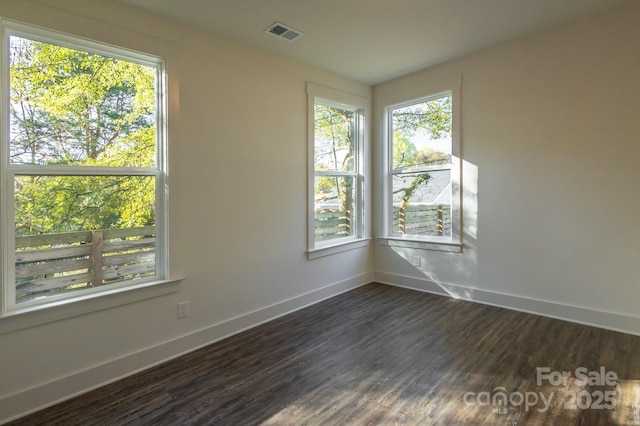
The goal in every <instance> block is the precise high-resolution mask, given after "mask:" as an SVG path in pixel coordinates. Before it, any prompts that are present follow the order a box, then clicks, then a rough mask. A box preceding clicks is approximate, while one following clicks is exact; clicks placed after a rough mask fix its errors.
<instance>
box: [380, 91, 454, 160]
mask: <svg viewBox="0 0 640 426" xmlns="http://www.w3.org/2000/svg"><path fill="white" fill-rule="evenodd" d="M391 126H392V135H393V168H394V169H408V168H414V167H425V166H433V165H438V164H451V147H452V140H451V96H444V97H441V98H437V99H432V100H430V101H425V102H420V103H416V104H413V105H409V106H404V107H401V108H395V109H393V110H392V111H391Z"/></svg>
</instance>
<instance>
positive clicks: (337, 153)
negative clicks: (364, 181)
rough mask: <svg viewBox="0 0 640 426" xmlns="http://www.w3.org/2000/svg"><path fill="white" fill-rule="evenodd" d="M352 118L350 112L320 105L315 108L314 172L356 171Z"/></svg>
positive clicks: (354, 130)
mask: <svg viewBox="0 0 640 426" xmlns="http://www.w3.org/2000/svg"><path fill="white" fill-rule="evenodd" d="M355 116H356V114H355V113H354V112H352V111H346V110H343V109H340V108H334V107H331V106H327V105H322V104H316V105H315V111H314V126H315V127H314V135H315V140H314V149H315V163H314V164H315V169H316V170H332V171H354V170H355V155H356V152H355V149H356V145H355V132H356V128H355V121H356V120H355V118H356V117H355Z"/></svg>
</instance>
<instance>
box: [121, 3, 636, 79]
mask: <svg viewBox="0 0 640 426" xmlns="http://www.w3.org/2000/svg"><path fill="white" fill-rule="evenodd" d="M119 1H121V2H124V3H128V4H131V5H134V6H137V7H139V8H142V9H146V10H149V11H153V12H156V13H158V14H161V15H165V16H169V17H173V18H175V19H177V20H180V21H183V22H187V23H189V24H191V25H194V26H197V27H200V28H203V29H206V30H209V31H212V32H214V33H216V34H218V35H221V36H223V37H225V38H228V39H232V40H237V41H240V42H244V43H248V44H250V45H253V46H256V47H258V48H260V49H263V50H267V51H271V52H275V53H279V54H283V55H286V56H289V57H292V58H296V59H298V60H300V61H303V62H306V63H310V64H313V65H317V66H320V67H322V68H325V69H328V70H331V71H334V72H337V73H339V74H342V75H345V76H348V77H352V78H354V79H356V80H359V81H362V82H365V83H369V84H376V83H380V82H383V81H386V80H389V79H392V78H394V77H398V76H401V75H404V74H407V73H410V72H412V71H416V70H419V69H422V68H425V67H428V66H432V65H435V64H438V63H441V62H444V61H447V60H450V59H453V58H457V57H460V56H463V55H466V54H468V53H471V52H474V51H477V50H480V49H483V48H486V47H489V46H491V45H494V44H497V43H501V42H504V41H507V40H510V39H514V38H518V37H521V36H524V35H526V34H530V33H534V32H537V31H541V30H544V29H547V28H551V27H555V26H560V25H563V24H566V23H568V22H570V21H574V20H577V19H580V18H583V17H586V16H589V15H593V14H597V13H600V12H603V11H605V10H608V9H613V8H616V7H621V6H623V5H626V4H630V3H632V2H634V1H636V0H119ZM274 21H280V22H282V23H284V24H286V25H289V26H291V27H293V28H295V29H297V30H300V31H302V32H303V33H304V34H305V35H304V36H303V37H300V38H298V39H297V40H296V41H294V42H289V41H286V40H282V39H279V38H277V37H274V36H272V35H270V34H266V33H265V32H264V30H265V29H266V28H267V27H268V26H269V25H271V24H272V23H273V22H274Z"/></svg>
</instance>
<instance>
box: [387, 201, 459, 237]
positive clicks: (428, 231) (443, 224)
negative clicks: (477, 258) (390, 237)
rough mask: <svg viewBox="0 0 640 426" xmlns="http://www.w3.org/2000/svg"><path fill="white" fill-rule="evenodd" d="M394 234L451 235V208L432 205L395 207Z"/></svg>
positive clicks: (443, 205) (442, 205)
mask: <svg viewBox="0 0 640 426" xmlns="http://www.w3.org/2000/svg"><path fill="white" fill-rule="evenodd" d="M393 232H394V233H397V234H417V235H430V236H437V235H450V234H451V206H449V205H446V204H432V205H417V206H414V205H408V206H406V207H404V208H400V207H394V208H393Z"/></svg>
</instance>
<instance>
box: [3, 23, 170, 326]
mask: <svg viewBox="0 0 640 426" xmlns="http://www.w3.org/2000/svg"><path fill="white" fill-rule="evenodd" d="M0 27H1V33H2V34H1V39H2V45H1V47H0V67H1V68H2V70H7V72H2V77H1V79H0V129H1V134H0V147H1V149H0V188H1V194H0V203H1V204H2V205H3V206H4V208H2V209H1V210H0V241H1V243H0V258H1V261H2V270H3V272H2V275H1V276H0V283H1V286H2V289H1V290H2V291H0V298H1V299H2V300H1V301H0V302H1V303H0V318H4V317H10V316H13V315H16V314H22V313H27V312H31V313H33V312H34V311H39V310H46V308H51V307H60V306H61V305H66V304H69V303H72V302H79V301H85V300H90V299H93V298H95V297H98V296H103V295H113V294H115V293H119V292H121V291H128V290H138V295H137V296H135V295H134V296H132V297H131V299H132V300H134V299H140V298H146V297H147V296H144V297H142V295H143V294H145V295H149V294H154V295H156V294H166V293H167V292H168V291H169V290H168V287H167V288H164V289H158V290H157V291H155V292H154V291H149V289H148V287H150V286H154V285H156V284H172V286H171V287H172V289H171V290H170V291H175V286H173V284H176V283H177V281H172V280H169V279H168V277H169V270H168V246H167V244H168V229H167V213H168V205H167V195H168V194H167V190H168V188H167V179H166V177H167V165H168V162H167V108H168V107H167V98H166V93H167V77H166V69H165V61H164V59H162V58H160V57H157V56H154V55H150V54H145V53H140V52H136V51H133V50H130V49H127V48H122V47H116V46H113V45H109V44H106V43H102V42H99V41H94V40H89V39H86V38H82V37H77V36H73V35H69V34H65V33H61V32H58V31H53V30H48V29H44V28H41V27H36V26H32V25H28V24H23V23H19V22H15V21H11V20H6V19H0ZM12 36H16V37H23V38H27V39H30V40H34V41H40V42H44V43H50V44H57V45H61V46H64V47H68V48H72V49H77V50H82V51H85V52H90V53H93V54H97V55H102V56H106V57H110V58H116V59H119V60H123V61H128V62H133V63H136V64H140V65H144V66H148V67H152V68H154V69H155V70H156V94H155V95H156V114H155V116H156V153H155V161H156V164H155V166H154V167H120V166H119V167H103V166H96V167H92V166H62V165H55V166H46V165H36V164H32V165H26V164H12V163H11V161H10V158H9V150H10V147H9V145H10V108H9V102H10V86H9V84H10V81H9V72H8V70H9V67H10V63H9V55H10V49H9V38H10V37H12ZM35 175H44V176H132V177H133V176H150V177H151V176H152V177H154V178H155V238H156V242H155V274H154V275H153V276H149V277H142V278H139V279H133V280H126V281H122V282H118V283H113V284H106V285H104V286H99V287H95V288H90V289H83V290H79V291H77V292H72V293H69V294H65V295H51V296H47V297H45V298H43V299H42V300H40V301H35V300H32V301H27V302H21V303H16V300H15V229H14V217H15V205H14V204H15V203H14V200H15V198H14V196H15V194H14V179H15V177H16V176H35ZM165 287H166V286H165ZM143 289H144V290H143ZM110 299H111V300H112V301H114V302H115V301H116V300H121V299H122V298H116V297H113V296H112V297H111V298H110ZM117 304H121V303H119V302H115V303H113V305H117ZM99 305H101V306H110V305H111V303H109V302H108V301H107V302H105V301H102V302H101V303H100V304H99ZM65 311H66V312H74V310H69V309H66V310H65ZM75 311H78V309H76V310H75ZM80 311H83V312H86V311H91V309H90V308H88V307H87V306H86V305H85V306H84V307H81V308H80ZM59 312H61V311H59ZM68 315H69V314H64V313H63V314H62V315H61V316H62V317H66V316H68ZM71 315H72V314H71ZM41 322H46V321H45V320H43V319H42V318H41V319H35V320H34V321H26V322H25V321H22V323H24V324H27V325H25V326H29V325H31V324H30V323H41ZM10 328H13V327H10ZM17 328H22V327H21V326H18V327H17ZM1 331H2V330H0V332H1Z"/></svg>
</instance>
